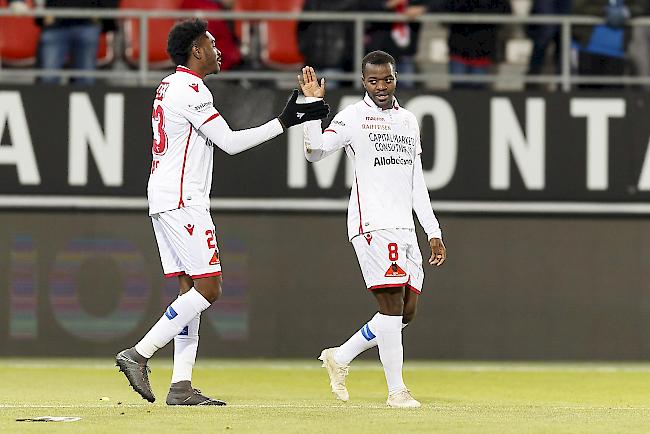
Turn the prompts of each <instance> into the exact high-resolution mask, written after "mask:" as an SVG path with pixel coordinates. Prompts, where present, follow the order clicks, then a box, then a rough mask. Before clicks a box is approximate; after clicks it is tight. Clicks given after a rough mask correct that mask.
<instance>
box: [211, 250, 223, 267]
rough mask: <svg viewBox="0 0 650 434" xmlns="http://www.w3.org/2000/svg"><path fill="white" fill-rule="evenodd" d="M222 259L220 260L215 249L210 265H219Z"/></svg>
mask: <svg viewBox="0 0 650 434" xmlns="http://www.w3.org/2000/svg"><path fill="white" fill-rule="evenodd" d="M220 263H221V261H219V254H218V253H217V252H216V251H215V252H214V253H213V254H212V259H210V265H219V264H220Z"/></svg>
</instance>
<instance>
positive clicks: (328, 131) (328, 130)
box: [323, 128, 338, 134]
mask: <svg viewBox="0 0 650 434" xmlns="http://www.w3.org/2000/svg"><path fill="white" fill-rule="evenodd" d="M323 132H324V133H334V134H338V133H337V132H336V131H335V130H332V129H329V128H328V129H326V130H325V131H323Z"/></svg>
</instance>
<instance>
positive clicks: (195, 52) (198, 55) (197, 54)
mask: <svg viewBox="0 0 650 434" xmlns="http://www.w3.org/2000/svg"><path fill="white" fill-rule="evenodd" d="M191 51H192V56H194V58H195V59H197V60H200V59H201V49H200V48H199V46H198V45H197V44H192V49H191Z"/></svg>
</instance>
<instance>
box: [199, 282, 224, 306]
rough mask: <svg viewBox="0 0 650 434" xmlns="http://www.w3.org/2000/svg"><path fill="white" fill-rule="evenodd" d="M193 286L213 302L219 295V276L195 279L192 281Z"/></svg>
mask: <svg viewBox="0 0 650 434" xmlns="http://www.w3.org/2000/svg"><path fill="white" fill-rule="evenodd" d="M194 286H195V287H196V289H197V291H199V292H200V293H201V294H202V295H203V296H204V297H205V299H206V300H208V301H209V302H210V303H214V302H215V301H217V300H218V299H219V297H221V293H222V290H221V276H211V277H205V278H202V279H197V280H195V282H194Z"/></svg>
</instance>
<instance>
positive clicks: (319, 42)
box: [298, 0, 362, 89]
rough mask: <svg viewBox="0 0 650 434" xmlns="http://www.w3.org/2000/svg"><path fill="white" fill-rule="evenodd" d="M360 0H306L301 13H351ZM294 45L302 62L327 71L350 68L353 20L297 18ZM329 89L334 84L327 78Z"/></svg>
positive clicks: (352, 48)
mask: <svg viewBox="0 0 650 434" xmlns="http://www.w3.org/2000/svg"><path fill="white" fill-rule="evenodd" d="M360 1H362V0H306V1H305V4H304V6H303V11H305V12H314V11H322V12H352V11H356V10H358V9H359V3H360ZM298 45H299V48H300V53H301V54H302V55H303V57H304V58H305V64H306V65H309V66H312V67H314V68H316V69H317V70H320V71H321V72H322V75H324V76H325V78H326V79H327V74H328V73H332V72H335V73H340V72H349V71H352V67H353V56H354V23H352V22H351V21H335V22H332V21H301V22H300V23H298ZM327 86H328V87H329V88H330V89H331V88H334V87H337V86H338V82H337V81H335V80H329V79H327Z"/></svg>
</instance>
